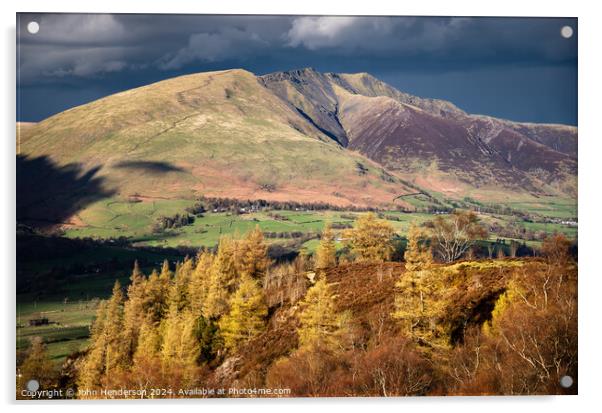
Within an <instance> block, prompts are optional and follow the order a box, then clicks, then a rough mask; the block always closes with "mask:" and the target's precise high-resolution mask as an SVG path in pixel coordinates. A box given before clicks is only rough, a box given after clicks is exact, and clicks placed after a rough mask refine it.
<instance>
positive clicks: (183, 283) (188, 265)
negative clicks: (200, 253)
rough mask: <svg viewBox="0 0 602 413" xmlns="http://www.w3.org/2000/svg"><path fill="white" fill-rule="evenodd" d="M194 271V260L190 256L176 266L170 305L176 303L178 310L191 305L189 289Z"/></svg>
mask: <svg viewBox="0 0 602 413" xmlns="http://www.w3.org/2000/svg"><path fill="white" fill-rule="evenodd" d="M193 271H194V261H193V260H192V259H190V258H189V257H186V259H185V260H184V262H183V263H181V264H179V265H177V266H176V272H175V276H174V279H173V283H172V285H171V290H170V297H169V299H170V305H175V306H176V308H177V311H183V310H184V309H185V308H188V307H189V306H190V298H189V296H188V290H189V285H190V280H191V278H192V273H193Z"/></svg>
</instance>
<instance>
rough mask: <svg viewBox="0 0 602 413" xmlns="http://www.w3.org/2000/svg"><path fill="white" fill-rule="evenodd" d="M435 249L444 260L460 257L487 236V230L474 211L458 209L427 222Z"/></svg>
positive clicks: (453, 259)
mask: <svg viewBox="0 0 602 413" xmlns="http://www.w3.org/2000/svg"><path fill="white" fill-rule="evenodd" d="M427 226H428V227H429V228H430V232H431V239H432V242H433V245H434V248H435V251H436V252H437V254H438V255H439V257H440V258H441V259H442V260H443V261H444V262H448V263H449V262H453V261H455V260H457V259H458V258H460V257H461V256H462V255H464V253H465V252H466V251H467V250H468V249H469V248H470V247H471V246H472V245H473V244H474V242H475V241H476V240H478V239H486V238H487V230H486V229H485V227H484V226H483V225H481V223H480V220H479V217H478V216H477V215H476V214H475V213H474V212H472V211H460V210H456V211H454V212H453V213H451V214H449V215H447V216H445V217H444V216H442V215H439V216H437V217H435V219H433V220H432V221H430V222H428V223H427Z"/></svg>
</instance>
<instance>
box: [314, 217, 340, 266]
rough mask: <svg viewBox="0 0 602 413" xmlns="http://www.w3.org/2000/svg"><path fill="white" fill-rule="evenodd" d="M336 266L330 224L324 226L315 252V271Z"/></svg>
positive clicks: (334, 247)
mask: <svg viewBox="0 0 602 413" xmlns="http://www.w3.org/2000/svg"><path fill="white" fill-rule="evenodd" d="M336 264H337V256H336V246H335V243H334V233H333V232H332V227H331V225H330V223H327V224H326V225H325V226H324V230H323V231H322V238H321V239H320V245H318V249H317V250H316V269H318V270H321V269H325V268H329V267H334V266H336Z"/></svg>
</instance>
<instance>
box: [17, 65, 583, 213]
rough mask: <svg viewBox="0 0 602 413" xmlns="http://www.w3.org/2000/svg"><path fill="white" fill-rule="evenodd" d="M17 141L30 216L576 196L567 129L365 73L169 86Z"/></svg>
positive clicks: (79, 113)
mask: <svg viewBox="0 0 602 413" xmlns="http://www.w3.org/2000/svg"><path fill="white" fill-rule="evenodd" d="M17 139H18V142H17V148H18V151H19V156H20V168H19V170H20V172H19V174H21V175H23V176H28V177H30V178H31V179H29V180H27V179H26V180H22V182H30V183H31V182H33V183H31V185H33V187H35V188H41V189H42V190H40V191H38V190H32V189H31V188H29V187H25V188H23V190H24V191H29V196H28V197H21V198H19V197H18V203H19V199H27V205H25V206H27V207H28V208H29V209H28V210H33V209H35V208H33V207H32V206H35V205H38V204H44V205H46V204H48V203H50V202H51V200H52V199H54V198H65V197H70V196H73V197H75V195H74V194H76V193H77V194H78V195H77V200H75V199H74V201H73V202H76V201H77V202H83V201H82V200H83V199H85V198H86V197H89V196H92V195H93V192H99V191H100V192H101V193H104V194H108V195H107V196H111V197H117V198H121V199H127V198H128V197H132V196H133V195H136V197H138V198H139V199H157V198H162V199H165V198H167V199H193V198H195V197H198V196H199V195H205V196H216V197H233V198H244V199H246V198H251V199H253V198H263V199H270V200H280V201H285V200H296V201H303V202H327V203H331V204H335V205H340V206H345V205H347V206H349V205H357V206H383V207H386V206H391V205H393V202H394V199H395V198H397V197H399V196H400V195H405V194H411V193H416V192H426V191H432V192H433V193H438V194H443V195H444V196H446V197H451V198H462V197H465V196H471V197H474V198H475V199H481V200H486V201H491V202H494V201H497V200H500V199H508V196H517V197H523V196H536V197H537V196H541V195H555V196H564V197H567V196H568V197H574V196H575V193H576V167H577V161H576V154H577V151H576V148H577V129H576V128H575V127H571V126H563V125H538V124H527V123H516V122H510V121H506V120H500V119H496V118H492V117H487V116H475V115H470V114H467V113H465V112H464V111H462V110H461V109H459V108H458V107H456V106H455V105H453V104H452V103H450V102H446V101H443V100H437V99H424V98H419V97H416V96H412V95H409V94H406V93H403V92H400V91H398V90H396V89H395V88H393V87H391V86H389V85H387V84H386V83H384V82H382V81H380V80H378V79H376V78H374V77H373V76H371V75H369V74H367V73H358V74H336V73H320V72H317V71H315V70H313V69H302V70H294V71H289V72H279V73H273V74H268V75H264V76H255V75H254V74H252V73H250V72H248V71H245V70H241V69H233V70H225V71H218V72H208V73H198V74H192V75H186V76H180V77H177V78H173V79H168V80H164V81H161V82H158V83H154V84H151V85H147V86H144V87H140V88H136V89H132V90H128V91H125V92H121V93H117V94H114V95H111V96H107V97H105V98H102V99H99V100H97V101H94V102H91V103H88V104H85V105H82V106H78V107H75V108H72V109H69V110H66V111H64V112H62V113H59V114H57V115H54V116H52V117H50V118H48V119H45V120H43V121H41V122H38V123H35V124H27V125H24V124H21V125H19V128H18V132H17ZM28 165H35V167H36V168H45V169H44V170H39V171H35V173H29V174H28V173H27V171H28V167H27V166H28ZM30 169H31V168H30ZM46 169H50V170H48V171H47V170H46ZM53 176H57V177H59V176H60V177H61V178H60V179H58V180H57V182H52V181H49V182H46V181H45V180H44V177H53ZM66 180H69V181H70V182H69V183H71V184H72V185H67V184H66V183H65V181H66ZM71 181H72V182H71ZM89 182H94V186H93V189H90V188H88V185H87V183H89ZM36 194H38V196H37V198H36ZM399 203H402V204H403V203H404V201H396V204H399ZM63 204H64V203H63ZM21 206H23V205H18V207H21ZM32 208H33V209H32ZM62 209H63V210H70V209H69V208H68V209H64V208H62Z"/></svg>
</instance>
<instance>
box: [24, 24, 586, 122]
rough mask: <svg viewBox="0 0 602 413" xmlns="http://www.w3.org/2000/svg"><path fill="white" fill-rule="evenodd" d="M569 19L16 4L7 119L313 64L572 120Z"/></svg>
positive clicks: (507, 111) (506, 109)
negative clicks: (33, 29) (153, 86)
mask: <svg viewBox="0 0 602 413" xmlns="http://www.w3.org/2000/svg"><path fill="white" fill-rule="evenodd" d="M31 22H36V23H38V25H39V30H38V31H37V33H30V32H29V31H28V25H29V23H31ZM566 26H568V27H570V28H571V29H572V30H568V29H566ZM563 28H565V29H564V32H563ZM577 29H578V28H577V19H576V18H487V17H471V18H467V17H361V16H219V15H136V14H28V13H26V14H18V15H17V120H18V121H33V122H36V121H40V120H43V119H45V118H47V117H49V116H51V115H53V114H56V113H59V112H61V111H63V110H66V109H68V108H71V107H73V106H77V105H81V104H84V103H87V102H90V101H93V100H96V99H98V98H101V97H103V96H107V95H109V94H112V93H115V92H119V91H123V90H127V89H131V88H133V87H137V86H142V85H146V84H149V83H153V82H156V81H160V80H163V79H168V78H171V77H174V76H178V75H182V74H188V73H196V72H204V71H211V70H223V69H231V68H243V69H246V70H249V71H251V72H253V73H255V74H258V75H260V74H265V73H270V72H275V71H283V70H292V69H299V68H303V67H313V68H315V69H316V70H318V71H321V72H342V73H356V72H368V73H370V74H372V75H373V76H375V77H377V78H379V79H381V80H383V81H385V82H387V83H389V84H390V85H392V86H394V87H396V88H397V89H399V90H401V91H403V92H406V93H411V94H414V95H417V96H420V97H430V98H438V99H445V100H449V101H451V102H452V103H454V104H455V105H457V106H459V107H460V108H461V109H463V110H465V111H467V112H469V113H475V114H485V115H492V116H496V117H500V118H505V119H510V120H515V121H524V122H539V123H564V124H571V125H576V124H577V37H578V30H577ZM567 30H568V31H572V35H571V36H570V37H568V36H567ZM561 32H562V33H561ZM563 33H564V35H562V34H563Z"/></svg>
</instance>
